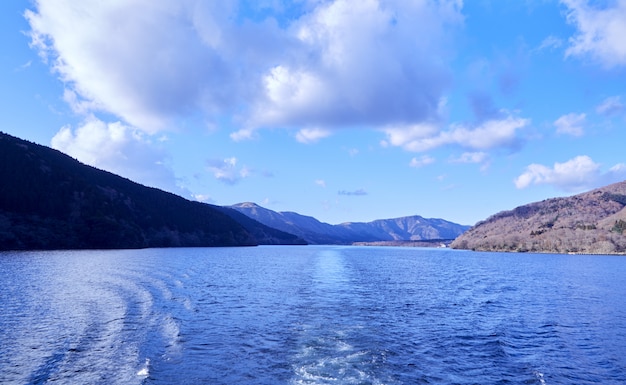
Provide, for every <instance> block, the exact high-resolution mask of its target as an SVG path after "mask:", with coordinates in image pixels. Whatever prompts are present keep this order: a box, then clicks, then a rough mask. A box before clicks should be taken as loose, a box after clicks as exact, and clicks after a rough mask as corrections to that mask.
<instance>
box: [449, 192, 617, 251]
mask: <svg viewBox="0 0 626 385" xmlns="http://www.w3.org/2000/svg"><path fill="white" fill-rule="evenodd" d="M625 230H626V181H624V182H620V183H615V184H612V185H608V186H605V187H601V188H598V189H595V190H592V191H589V192H586V193H583V194H578V195H575V196H571V197H566V198H553V199H547V200H544V201H541V202H535V203H531V204H528V205H524V206H520V207H517V208H515V209H513V210H510V211H503V212H500V213H498V214H495V215H493V216H491V217H490V218H488V219H487V220H485V221H482V222H479V223H477V224H476V225H475V226H474V227H472V228H471V229H470V230H468V231H467V232H466V233H464V234H463V235H461V236H460V237H458V238H457V239H456V240H455V241H454V242H453V243H452V245H451V246H452V247H453V248H458V249H471V250H488V251H532V252H547V253H590V254H613V253H626V235H625V233H624V231H625Z"/></svg>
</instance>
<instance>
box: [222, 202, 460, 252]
mask: <svg viewBox="0 0 626 385" xmlns="http://www.w3.org/2000/svg"><path fill="white" fill-rule="evenodd" d="M230 207H231V208H233V209H235V210H238V211H240V212H242V213H244V214H246V215H247V216H249V217H251V218H254V219H256V220H257V221H259V222H261V223H263V224H265V225H267V226H270V227H274V228H276V229H280V230H282V231H285V232H288V233H291V234H295V235H297V236H299V237H301V238H303V239H305V240H306V241H307V242H309V243H313V244H352V243H354V242H379V241H399V240H402V241H409V240H412V241H417V240H431V239H454V238H456V237H458V236H459V235H460V234H462V233H463V232H464V231H466V230H467V229H468V228H469V226H463V225H459V224H456V223H452V222H448V221H445V220H443V219H426V218H422V217H421V216H418V215H415V216H409V217H403V218H395V219H381V220H376V221H373V222H368V223H362V222H355V223H342V224H339V225H330V224H328V223H323V222H320V221H318V220H317V219H315V218H313V217H309V216H304V215H300V214H297V213H294V212H276V211H273V210H269V209H266V208H263V207H261V206H259V205H257V204H255V203H251V202H246V203H239V204H236V205H233V206H230Z"/></svg>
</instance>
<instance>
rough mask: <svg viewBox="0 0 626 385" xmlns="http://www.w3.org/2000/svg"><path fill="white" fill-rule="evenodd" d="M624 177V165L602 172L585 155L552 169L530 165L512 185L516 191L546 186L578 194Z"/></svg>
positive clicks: (598, 165)
mask: <svg viewBox="0 0 626 385" xmlns="http://www.w3.org/2000/svg"><path fill="white" fill-rule="evenodd" d="M624 177H626V164H623V163H620V164H616V165H615V166H613V167H611V168H610V169H609V171H607V172H602V170H601V164H599V163H595V162H594V161H593V160H592V159H591V158H590V157H588V156H586V155H581V156H577V157H575V158H573V159H570V160H568V161H567V162H564V163H554V166H553V167H547V166H544V165H541V164H531V165H529V166H528V167H526V171H524V173H522V174H521V175H520V176H518V177H517V178H516V179H515V181H514V183H515V186H516V187H517V188H518V189H523V188H526V187H528V186H530V185H542V184H547V185H553V186H554V187H556V188H558V189H560V190H563V191H567V192H579V191H584V190H588V189H591V188H594V187H597V186H601V185H605V184H609V183H613V182H617V181H619V180H622V179H624Z"/></svg>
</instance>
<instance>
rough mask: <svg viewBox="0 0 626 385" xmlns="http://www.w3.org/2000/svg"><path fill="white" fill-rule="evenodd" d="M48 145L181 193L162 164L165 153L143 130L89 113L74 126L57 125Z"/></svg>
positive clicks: (121, 173)
mask: <svg viewBox="0 0 626 385" xmlns="http://www.w3.org/2000/svg"><path fill="white" fill-rule="evenodd" d="M51 146H52V148H55V149H57V150H59V151H62V152H64V153H66V154H68V155H70V156H72V157H74V158H76V159H78V160H79V161H81V162H83V163H85V164H88V165H90V166H94V167H97V168H100V169H103V170H107V171H110V172H112V173H115V174H118V175H122V176H124V177H126V178H129V179H132V180H134V181H137V182H140V183H143V184H145V185H148V186H151V187H158V188H161V189H163V190H167V191H170V192H174V193H178V194H182V193H185V192H184V191H183V190H182V189H181V188H180V187H178V185H177V181H176V178H175V177H174V174H173V171H172V170H171V169H170V168H169V167H168V166H167V165H166V159H167V155H166V153H165V152H164V151H163V150H161V149H160V148H159V147H158V146H156V145H154V144H153V143H152V142H151V141H150V139H149V137H147V136H146V135H145V134H143V133H142V132H140V131H137V130H134V129H132V128H130V127H128V126H126V125H124V124H122V123H120V122H115V123H108V124H107V123H105V122H103V121H101V120H98V119H96V118H94V117H90V118H88V119H87V120H86V121H85V123H84V124H83V125H82V126H80V127H78V128H77V129H76V130H72V128H71V127H69V126H66V127H63V128H61V130H59V132H58V133H57V134H56V135H55V136H54V137H53V138H52V143H51Z"/></svg>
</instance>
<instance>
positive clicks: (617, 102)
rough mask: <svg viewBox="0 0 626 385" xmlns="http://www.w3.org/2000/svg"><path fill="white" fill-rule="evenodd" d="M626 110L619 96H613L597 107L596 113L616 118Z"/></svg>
mask: <svg viewBox="0 0 626 385" xmlns="http://www.w3.org/2000/svg"><path fill="white" fill-rule="evenodd" d="M624 110H626V106H625V105H624V103H622V99H621V98H620V97H619V96H611V97H609V98H606V99H604V100H603V101H602V103H600V104H599V105H598V106H597V107H596V112H597V113H598V114H600V115H605V116H615V115H619V114H621V113H622V112H624Z"/></svg>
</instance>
